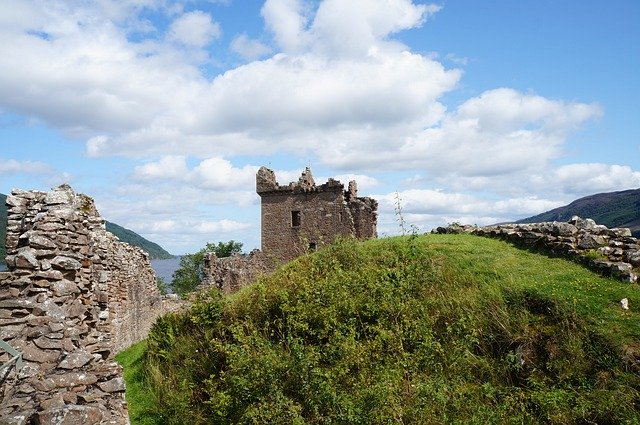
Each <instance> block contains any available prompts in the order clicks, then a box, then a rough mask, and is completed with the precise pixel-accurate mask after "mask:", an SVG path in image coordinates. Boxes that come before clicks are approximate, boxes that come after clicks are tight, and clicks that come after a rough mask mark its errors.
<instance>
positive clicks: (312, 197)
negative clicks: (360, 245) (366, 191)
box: [256, 167, 378, 262]
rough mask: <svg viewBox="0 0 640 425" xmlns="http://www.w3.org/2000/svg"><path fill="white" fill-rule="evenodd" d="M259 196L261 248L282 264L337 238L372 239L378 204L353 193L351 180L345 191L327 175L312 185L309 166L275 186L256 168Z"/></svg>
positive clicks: (273, 178)
mask: <svg viewBox="0 0 640 425" xmlns="http://www.w3.org/2000/svg"><path fill="white" fill-rule="evenodd" d="M256 192H257V193H258V195H260V198H261V201H262V202H261V210H262V211H261V212H262V214H261V221H262V235H261V236H262V251H263V252H264V254H265V255H267V256H269V257H272V258H275V259H276V260H279V261H282V262H286V261H289V260H291V259H293V258H295V257H297V256H299V255H301V254H304V253H305V252H308V251H309V250H315V249H317V248H318V247H320V246H321V245H324V244H330V243H332V242H333V241H334V240H335V239H336V238H337V237H341V236H342V237H355V238H358V239H370V238H375V237H377V231H376V226H377V209H378V203H377V201H375V200H374V199H372V198H366V197H363V198H360V197H358V186H357V183H356V182H355V181H351V182H349V185H348V188H347V190H345V186H344V184H342V183H341V182H340V181H338V180H336V179H333V178H330V179H328V180H327V182H326V183H324V184H321V185H317V184H316V182H315V180H314V178H313V174H312V172H311V169H310V168H308V167H307V168H306V169H305V170H304V171H303V172H302V174H301V176H300V178H299V179H298V181H297V182H291V183H289V184H287V185H280V184H279V183H278V181H277V180H276V175H275V173H274V172H273V171H272V170H270V169H268V168H266V167H261V168H260V170H258V172H257V174H256Z"/></svg>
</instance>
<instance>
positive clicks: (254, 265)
mask: <svg viewBox="0 0 640 425" xmlns="http://www.w3.org/2000/svg"><path fill="white" fill-rule="evenodd" d="M274 268H275V261H274V260H273V259H269V258H268V257H266V256H265V255H264V254H263V253H262V252H261V251H259V250H254V251H251V253H249V254H248V255H241V254H235V255H232V256H230V257H224V258H218V257H217V256H216V254H215V253H213V252H209V253H207V255H206V256H205V262H204V269H205V279H204V281H203V287H209V288H210V287H215V288H218V289H220V290H221V291H222V292H223V293H224V294H231V293H233V292H236V291H238V290H239V289H240V288H242V287H244V286H246V285H248V284H249V283H251V282H254V281H255V280H256V279H258V278H259V277H260V276H264V275H266V274H268V273H270V272H272V271H273V270H274Z"/></svg>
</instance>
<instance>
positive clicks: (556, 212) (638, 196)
mask: <svg viewBox="0 0 640 425" xmlns="http://www.w3.org/2000/svg"><path fill="white" fill-rule="evenodd" d="M574 215H577V216H580V217H582V218H591V219H593V220H595V221H596V222H597V223H598V224H604V225H605V226H607V227H610V228H612V227H628V228H629V229H631V232H632V234H633V236H635V237H637V238H638V237H640V189H630V190H621V191H617V192H604V193H596V194H594V195H589V196H585V197H583V198H579V199H576V200H575V201H573V202H571V203H569V204H567V205H565V206H562V207H558V208H554V209H552V210H549V211H546V212H543V213H541V214H537V215H534V216H531V217H528V218H523V219H521V220H518V221H516V223H539V222H545V221H568V220H569V219H571V217H572V216H574Z"/></svg>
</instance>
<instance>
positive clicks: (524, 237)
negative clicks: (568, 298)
mask: <svg viewBox="0 0 640 425" xmlns="http://www.w3.org/2000/svg"><path fill="white" fill-rule="evenodd" d="M432 233H471V234H474V235H479V236H487V237H494V238H500V239H505V240H508V241H510V242H512V243H514V244H517V245H522V246H525V247H529V248H536V249H540V250H543V251H547V252H550V253H552V254H556V255H560V256H566V257H569V258H572V259H576V260H578V261H580V262H582V263H584V264H586V265H587V266H588V267H590V268H591V269H593V270H594V271H597V272H599V273H602V274H604V275H610V276H614V277H617V278H619V279H622V280H624V281H626V282H629V283H636V282H638V276H640V244H639V242H638V239H636V238H634V237H632V236H631V230H629V229H627V228H620V229H618V228H614V229H609V228H607V227H606V226H603V225H599V224H596V222H595V221H593V220H591V219H582V218H580V217H578V216H574V217H572V218H571V220H569V221H568V222H566V223H565V222H557V221H554V222H544V223H530V224H501V225H494V226H484V227H477V226H469V225H451V226H449V227H438V228H437V229H434V230H433V231H432Z"/></svg>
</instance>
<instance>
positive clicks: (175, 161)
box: [133, 156, 189, 181]
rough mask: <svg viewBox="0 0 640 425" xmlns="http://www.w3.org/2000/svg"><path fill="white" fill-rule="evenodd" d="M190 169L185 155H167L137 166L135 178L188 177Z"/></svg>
mask: <svg viewBox="0 0 640 425" xmlns="http://www.w3.org/2000/svg"><path fill="white" fill-rule="evenodd" d="M188 174H189V170H188V168H187V161H186V158H185V157H183V156H165V157H163V158H161V159H160V160H159V161H157V162H149V163H146V164H144V165H140V166H137V167H135V169H134V171H133V178H134V179H136V180H140V181H150V180H158V179H178V180H182V179H185V178H187V176H188Z"/></svg>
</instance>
